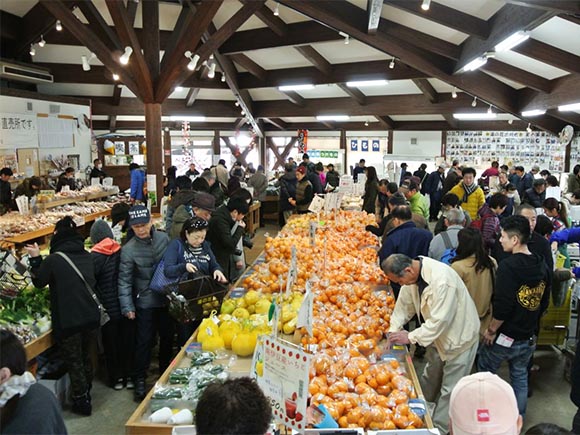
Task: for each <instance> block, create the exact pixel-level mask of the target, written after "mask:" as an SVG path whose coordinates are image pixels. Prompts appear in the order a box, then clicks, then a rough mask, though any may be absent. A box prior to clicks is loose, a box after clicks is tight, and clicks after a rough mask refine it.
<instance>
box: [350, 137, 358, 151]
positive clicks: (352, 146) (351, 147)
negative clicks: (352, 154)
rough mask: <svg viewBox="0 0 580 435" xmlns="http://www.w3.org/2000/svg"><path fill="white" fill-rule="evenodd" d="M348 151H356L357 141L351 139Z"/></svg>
mask: <svg viewBox="0 0 580 435" xmlns="http://www.w3.org/2000/svg"><path fill="white" fill-rule="evenodd" d="M350 150H351V151H358V139H351V141H350Z"/></svg>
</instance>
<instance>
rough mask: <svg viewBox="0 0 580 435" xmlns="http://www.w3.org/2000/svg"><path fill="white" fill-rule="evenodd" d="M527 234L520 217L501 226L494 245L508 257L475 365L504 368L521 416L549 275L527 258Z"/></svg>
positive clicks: (542, 265) (493, 370)
mask: <svg viewBox="0 0 580 435" xmlns="http://www.w3.org/2000/svg"><path fill="white" fill-rule="evenodd" d="M530 236H531V229H530V224H529V222H528V220H527V219H526V218H525V217H523V216H510V217H507V218H505V219H504V220H503V221H502V231H501V238H500V243H501V245H502V246H503V249H504V251H506V252H509V253H510V254H511V255H510V256H509V257H508V258H506V259H505V260H503V261H502V262H501V263H499V267H498V270H497V273H496V284H495V289H494V293H493V311H492V312H493V318H492V320H491V323H490V325H489V327H488V328H487V330H486V331H485V333H484V335H483V342H484V346H483V347H482V348H481V350H480V353H479V358H478V360H477V368H478V370H479V371H480V372H481V371H489V372H491V373H497V371H498V369H499V367H500V365H501V363H502V362H503V361H506V360H507V361H509V363H510V378H511V381H512V388H513V389H514V392H515V393H516V400H517V402H518V410H519V413H520V415H522V416H525V413H526V404H527V401H528V364H529V362H530V359H531V358H532V355H533V353H534V350H535V348H536V333H537V328H538V322H539V319H540V316H541V315H542V314H543V313H544V312H545V310H546V308H547V307H548V303H549V301H550V290H549V289H550V286H551V275H552V274H551V270H549V269H548V268H547V266H546V263H545V262H544V259H543V258H542V257H541V256H539V255H537V254H533V253H532V252H530V250H529V249H528V240H529V239H530Z"/></svg>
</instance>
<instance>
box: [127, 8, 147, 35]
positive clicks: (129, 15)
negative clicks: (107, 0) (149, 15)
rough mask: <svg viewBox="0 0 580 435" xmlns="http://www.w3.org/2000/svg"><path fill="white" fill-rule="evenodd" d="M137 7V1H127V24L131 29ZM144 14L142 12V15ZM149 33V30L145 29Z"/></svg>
mask: <svg viewBox="0 0 580 435" xmlns="http://www.w3.org/2000/svg"><path fill="white" fill-rule="evenodd" d="M137 6H139V2H138V1H131V0H129V1H127V18H128V21H129V23H130V24H131V27H133V26H134V25H135V18H136V17H137ZM144 14H145V11H143V15H144ZM148 31H149V29H147V32H148Z"/></svg>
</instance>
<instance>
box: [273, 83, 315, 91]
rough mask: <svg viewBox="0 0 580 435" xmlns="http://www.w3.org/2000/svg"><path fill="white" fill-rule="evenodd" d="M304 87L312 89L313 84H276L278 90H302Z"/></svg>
mask: <svg viewBox="0 0 580 435" xmlns="http://www.w3.org/2000/svg"><path fill="white" fill-rule="evenodd" d="M306 89H314V85H310V84H303V85H287V86H278V90H279V91H282V92H284V91H304V90H306Z"/></svg>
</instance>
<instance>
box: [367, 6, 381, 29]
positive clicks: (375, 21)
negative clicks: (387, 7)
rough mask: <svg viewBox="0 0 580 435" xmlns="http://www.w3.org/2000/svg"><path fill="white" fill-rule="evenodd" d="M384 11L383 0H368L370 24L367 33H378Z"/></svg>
mask: <svg viewBox="0 0 580 435" xmlns="http://www.w3.org/2000/svg"><path fill="white" fill-rule="evenodd" d="M382 10H383V0H367V15H368V17H369V23H368V26H367V33H368V34H369V35H374V34H375V33H377V29H378V28H379V23H380V21H381V12H382Z"/></svg>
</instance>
